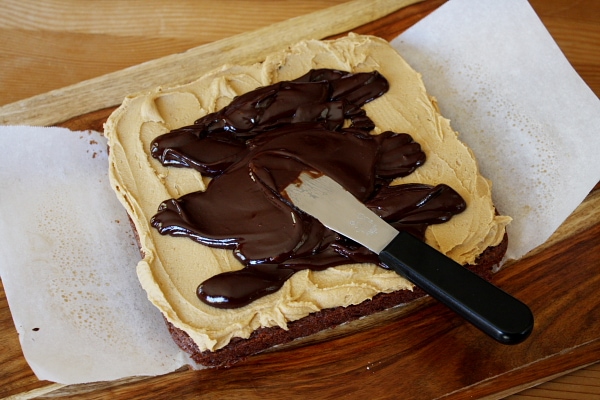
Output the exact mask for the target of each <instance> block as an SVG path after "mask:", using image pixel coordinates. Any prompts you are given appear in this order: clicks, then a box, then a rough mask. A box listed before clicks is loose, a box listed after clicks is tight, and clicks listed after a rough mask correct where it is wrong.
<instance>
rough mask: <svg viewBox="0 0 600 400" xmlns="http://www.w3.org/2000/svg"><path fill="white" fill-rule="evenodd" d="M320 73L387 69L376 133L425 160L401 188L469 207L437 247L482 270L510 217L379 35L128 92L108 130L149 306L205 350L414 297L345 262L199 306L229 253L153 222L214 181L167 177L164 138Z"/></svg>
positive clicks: (303, 47) (298, 49) (441, 228)
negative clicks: (419, 150) (243, 300)
mask: <svg viewBox="0 0 600 400" xmlns="http://www.w3.org/2000/svg"><path fill="white" fill-rule="evenodd" d="M311 68H336V69H342V70H351V71H354V72H359V71H373V70H378V71H379V72H380V73H382V74H383V75H384V76H385V77H386V78H387V79H388V81H389V82H390V91H389V92H388V93H387V94H385V95H384V96H383V97H381V98H379V99H377V100H375V101H373V102H372V103H369V104H367V105H366V106H365V109H366V111H367V114H368V115H369V116H370V117H371V118H372V119H373V121H374V122H375V123H376V125H377V128H376V131H375V132H374V133H379V132H382V131H385V130H388V129H389V130H394V131H396V132H406V133H409V134H411V135H412V136H413V138H414V140H415V141H417V142H419V143H420V144H421V146H422V147H423V149H424V151H425V152H426V154H427V162H426V163H425V165H424V166H423V167H421V168H419V169H418V170H417V171H416V172H415V173H413V174H411V175H410V176H408V177H406V178H403V179H399V180H398V181H399V182H421V183H429V184H438V183H446V184H449V185H450V186H452V187H453V188H454V189H455V190H456V191H458V192H459V193H460V194H461V195H462V196H463V198H465V200H466V201H467V205H468V206H467V210H466V211H465V212H464V213H462V214H460V215H458V216H456V217H454V218H453V219H452V220H451V221H450V222H448V223H445V224H441V225H436V226H432V227H430V228H428V231H427V234H426V240H427V242H428V243H429V244H431V245H432V246H434V247H436V248H438V249H440V250H441V251H442V252H444V253H446V254H447V255H449V256H450V257H452V258H453V259H455V260H456V261H458V262H460V263H463V264H466V263H473V262H474V260H475V258H476V257H477V256H478V255H479V254H480V253H481V252H482V251H483V250H484V249H485V248H487V247H489V246H494V245H496V244H498V243H500V241H501V240H502V237H503V236H504V232H505V226H506V224H508V222H509V221H510V218H508V217H505V216H498V215H496V214H495V209H494V207H493V204H492V200H491V184H490V182H489V181H488V180H486V179H485V178H483V177H482V176H481V175H480V174H479V172H478V167H477V163H476V161H475V159H474V157H473V155H472V153H471V151H470V149H468V148H467V147H466V146H465V145H464V144H462V143H461V142H460V141H459V140H458V138H457V134H456V132H454V131H453V130H452V128H451V127H450V123H449V121H448V120H447V119H445V118H443V117H442V116H440V115H439V112H438V110H437V107H436V105H435V101H434V100H432V99H430V98H429V97H428V96H427V93H426V91H425V87H424V85H423V83H422V81H421V77H420V75H419V74H418V73H417V72H415V71H414V70H412V68H410V66H408V64H406V62H405V61H404V60H403V59H402V58H401V57H400V55H399V54H398V53H397V52H396V51H395V50H394V49H393V48H392V47H391V46H390V45H389V44H388V43H387V42H386V41H384V40H382V39H380V38H376V37H372V36H361V35H354V34H350V35H348V36H346V37H343V38H340V39H337V40H334V41H316V40H311V41H303V42H300V43H298V44H296V45H294V46H291V47H290V48H288V49H285V50H283V51H281V52H278V53H276V54H273V55H271V56H269V57H267V58H266V60H265V61H264V62H263V63H258V64H253V65H247V66H224V67H222V68H219V69H217V70H215V71H213V72H210V73H208V74H206V75H204V76H203V77H201V78H199V79H198V80H197V81H194V82H191V83H189V84H186V85H180V86H176V87H171V88H157V89H156V90H154V91H151V92H147V93H142V94H138V95H133V96H129V97H127V98H126V99H125V100H124V102H123V104H122V105H121V106H120V107H119V108H118V109H117V110H116V111H115V112H114V113H113V114H112V115H111V116H110V118H109V119H108V121H107V122H106V124H105V135H106V136H107V138H108V141H109V146H110V155H109V176H110V180H111V184H112V186H113V188H114V190H115V192H116V194H117V196H118V197H119V199H120V201H121V203H122V204H123V205H124V207H125V208H126V209H127V211H128V213H129V215H130V217H131V219H132V221H133V223H134V225H135V229H136V230H137V232H138V235H139V239H140V246H141V250H142V252H143V254H144V258H143V260H142V261H140V263H139V264H138V266H137V272H138V276H139V279H140V282H141V284H142V286H143V287H144V289H145V290H146V292H147V293H148V298H149V300H150V301H151V302H152V303H153V304H154V305H155V306H156V307H158V308H159V309H160V310H161V312H162V313H163V314H164V315H165V317H166V318H167V320H168V321H169V322H171V323H172V324H173V325H174V326H176V327H178V328H179V329H182V330H184V331H185V332H187V333H188V334H189V335H190V337H191V338H192V339H193V340H194V341H195V342H196V343H197V345H198V347H199V349H200V350H201V351H203V350H216V349H219V348H221V347H223V346H225V345H227V343H229V341H230V340H231V338H233V337H242V338H247V337H248V336H249V335H250V334H251V333H252V332H253V331H254V330H255V329H258V328H259V327H270V326H280V327H282V328H284V329H285V328H286V324H287V322H289V321H294V320H297V319H300V318H302V317H304V316H306V315H308V314H309V313H311V312H315V311H318V310H321V309H324V308H332V307H337V306H347V305H350V304H358V303H361V302H362V301H364V300H366V299H369V298H371V297H373V296H374V295H375V294H377V293H379V292H391V291H396V290H400V289H407V290H410V289H412V285H411V284H410V283H409V282H408V281H406V280H405V279H403V278H401V277H400V276H398V275H397V274H395V273H393V272H390V271H386V270H384V269H382V268H379V267H377V266H374V265H364V264H363V265H345V266H341V267H336V268H330V269H328V270H326V271H320V272H312V271H302V272H301V273H297V274H296V275H294V276H293V277H292V279H290V280H289V281H288V282H287V283H286V284H285V285H284V287H283V288H282V289H281V290H280V291H278V292H277V293H274V294H272V295H269V296H266V297H264V298H262V299H259V300H257V301H255V302H254V303H253V304H251V305H249V306H246V307H242V308H239V309H234V310H219V309H215V308H212V307H210V306H207V305H205V304H203V303H201V302H200V301H199V300H198V299H197V298H196V296H195V289H196V286H197V285H198V284H199V283H200V282H202V281H204V280H205V279H206V278H208V277H210V276H212V275H215V274H216V273H219V272H222V271H228V270H232V269H239V268H241V265H240V264H239V263H238V262H237V260H235V259H234V258H233V256H232V253H231V252H229V251H224V250H218V249H212V248H208V247H205V246H202V245H199V244H197V243H194V242H192V241H191V240H189V239H185V238H172V237H165V236H161V235H159V234H158V233H157V232H156V231H155V230H154V229H153V228H151V227H150V225H149V220H150V218H151V217H152V215H154V214H155V212H156V209H157V207H158V204H159V203H160V202H161V201H163V200H166V199H168V198H171V197H179V196H181V195H183V194H185V193H188V192H190V191H196V190H202V189H203V188H205V185H206V181H205V179H204V178H203V177H202V176H200V174H199V173H197V172H195V171H191V170H183V169H176V168H169V169H167V168H164V167H162V166H161V165H160V164H159V163H158V162H157V161H156V160H154V159H152V158H151V157H150V156H149V151H148V149H149V143H150V141H151V140H152V139H153V138H154V137H155V136H157V135H159V134H161V133H165V132H167V131H169V130H171V129H174V128H177V127H180V126H183V125H187V124H191V123H192V122H193V121H194V120H195V119H197V118H199V117H200V116H202V115H204V114H206V113H208V112H212V111H215V110H217V109H219V108H222V107H223V106H225V105H227V104H228V103H229V102H230V101H231V100H232V98H233V97H235V96H236V95H239V94H241V93H244V92H247V91H249V90H252V89H254V88H256V87H258V86H264V85H268V84H270V83H273V82H276V81H280V80H286V79H293V78H296V77H298V76H300V75H302V74H304V73H305V72H307V71H308V70H309V69H311Z"/></svg>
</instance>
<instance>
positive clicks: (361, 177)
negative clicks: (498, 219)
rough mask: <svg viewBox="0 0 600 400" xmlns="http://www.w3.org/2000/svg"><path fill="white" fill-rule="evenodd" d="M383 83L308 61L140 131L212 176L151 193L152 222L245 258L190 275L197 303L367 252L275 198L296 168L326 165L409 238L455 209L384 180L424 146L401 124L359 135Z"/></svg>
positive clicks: (444, 199)
mask: <svg viewBox="0 0 600 400" xmlns="http://www.w3.org/2000/svg"><path fill="white" fill-rule="evenodd" d="M387 90H388V82H387V80H386V79H385V78H384V77H383V76H382V75H380V74H379V73H378V72H371V73H355V74H352V73H348V72H343V71H337V70H328V69H320V70H312V71H310V72H309V73H307V74H306V75H304V76H302V77H300V78H297V79H295V80H293V81H284V82H279V83H275V84H273V85H270V86H265V87H262V88H258V89H256V90H254V91H251V92H249V93H246V94H244V95H241V96H238V97H236V98H235V99H233V101H232V102H231V103H230V104H229V105H228V106H227V107H225V108H223V109H221V110H220V111H217V112H215V113H211V114H208V115H206V116H204V117H202V118H200V119H198V120H197V121H196V122H195V123H194V124H193V125H190V126H185V127H182V128H179V129H176V130H173V131H171V132H169V133H167V134H165V135H161V136H159V137H158V138H156V139H155V140H154V141H153V142H152V145H151V154H152V156H153V157H155V158H157V159H158V160H160V161H161V163H162V164H163V165H165V166H173V167H186V168H194V169H196V170H198V171H200V172H201V173H202V174H204V175H206V176H209V177H211V178H212V179H211V181H210V183H209V184H208V187H207V189H206V191H203V192H202V191H199V192H193V193H189V194H186V195H184V196H182V197H180V198H178V199H170V200H167V201H165V202H163V203H162V204H161V205H160V207H159V209H158V213H157V214H156V215H155V216H154V217H153V218H152V221H151V224H152V226H153V227H154V228H156V229H158V231H159V232H160V233H161V234H165V235H166V234H168V235H172V236H186V237H189V238H191V239H193V240H195V241H197V242H199V243H202V244H205V245H207V246H212V247H218V248H225V249H231V250H233V252H234V254H235V257H236V258H237V259H238V260H239V261H241V262H242V264H243V265H244V266H245V268H243V269H241V270H239V271H233V272H226V273H222V274H219V275H216V276H213V277H212V278H209V279H208V280H206V281H205V282H203V283H202V284H200V285H199V286H198V290H197V295H198V297H199V298H200V299H201V300H202V301H203V302H205V303H207V304H210V305H212V306H214V307H219V308H235V307H241V306H244V305H246V304H249V303H251V302H252V301H254V300H255V299H257V298H259V297H262V296H265V295H267V294H269V293H273V292H275V291H277V290H278V289H279V288H281V286H282V285H283V284H284V283H285V281H286V280H287V279H288V278H289V277H291V276H292V275H293V274H294V273H295V272H296V271H299V270H302V269H307V268H309V269H312V270H321V269H325V268H329V267H332V266H336V265H340V264H345V263H379V260H378V257H377V255H376V254H374V253H372V252H371V251H369V250H368V249H366V248H365V247H363V246H361V245H359V244H357V243H356V242H353V241H352V240H349V239H347V238H345V237H343V236H341V235H339V234H337V233H336V232H334V231H332V230H330V229H328V228H326V227H325V226H323V225H322V224H321V223H320V222H319V221H318V220H316V219H314V218H313V217H311V216H310V215H307V214H305V213H303V212H302V211H300V210H298V209H296V208H295V207H294V206H293V205H292V204H290V203H289V202H288V201H287V200H286V199H285V198H284V197H282V195H281V194H280V192H281V191H282V190H283V189H284V188H285V187H286V186H287V185H288V184H289V183H291V182H293V181H294V180H296V179H297V177H298V175H299V174H300V173H301V172H302V171H304V170H310V171H318V172H320V173H324V174H327V175H329V176H330V177H331V178H333V179H334V180H336V181H337V182H339V183H340V184H341V185H342V186H344V187H345V188H346V189H347V190H348V191H349V192H351V193H352V194H353V195H354V196H355V197H356V198H358V199H359V200H360V201H362V202H364V203H365V205H366V206H367V207H369V208H370V209H371V210H373V211H374V212H375V213H377V214H378V215H379V216H380V217H382V218H383V219H384V220H386V221H387V222H388V223H390V224H391V225H393V226H394V227H395V228H396V229H398V230H408V231H409V232H411V233H412V234H414V235H416V236H418V237H420V238H423V236H424V232H425V229H426V227H427V226H428V225H430V224H437V223H442V222H445V221H447V220H449V219H450V218H451V217H452V216H453V215H455V214H458V213H460V212H462V211H463V210H464V209H465V207H466V204H465V202H464V200H463V199H462V198H461V197H460V195H459V194H458V193H456V192H455V191H454V190H453V189H452V188H450V187H449V186H447V185H444V184H440V185H437V186H430V185H424V184H405V185H393V186H390V182H391V181H392V180H393V179H394V178H396V177H402V176H406V175H408V174H410V173H411V172H412V171H414V170H415V169H416V168H418V167H419V166H420V165H422V164H423V163H424V162H425V154H424V153H423V151H422V150H421V147H420V145H419V144H418V143H415V142H414V141H413V140H412V138H411V137H410V135H408V134H406V133H395V132H391V131H386V132H383V133H381V134H379V135H371V134H369V132H370V131H371V130H372V129H373V128H374V124H373V122H372V121H371V120H370V119H369V117H368V116H367V115H366V112H365V110H363V109H362V108H361V107H362V106H363V105H364V104H365V103H367V102H369V101H372V100H374V99H376V98H378V97H380V96H381V95H383V94H384V93H385V92H386V91H387ZM380 265H381V264H380ZM382 266H383V265H382ZM383 267H384V266H383Z"/></svg>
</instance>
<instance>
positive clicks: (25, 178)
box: [0, 0, 600, 384]
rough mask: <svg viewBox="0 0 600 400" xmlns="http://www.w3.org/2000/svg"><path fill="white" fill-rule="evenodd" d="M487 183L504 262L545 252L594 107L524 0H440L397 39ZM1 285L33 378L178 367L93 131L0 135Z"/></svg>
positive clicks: (580, 168) (573, 186)
mask: <svg viewBox="0 0 600 400" xmlns="http://www.w3.org/2000/svg"><path fill="white" fill-rule="evenodd" d="M393 45H394V46H395V47H396V48H397V49H398V50H399V51H400V52H401V54H402V55H403V56H404V57H405V58H406V59H407V61H408V62H409V63H410V64H411V65H413V67H414V68H415V69H417V70H418V71H420V72H421V73H422V74H423V76H424V80H425V84H426V86H427V88H428V91H429V92H430V93H431V94H432V95H434V96H435V97H437V99H438V101H439V105H440V108H441V111H442V114H444V115H445V116H446V117H448V118H450V119H451V120H452V125H453V126H454V128H455V129H456V130H458V131H459V132H460V133H461V138H462V139H463V140H464V141H465V142H467V143H468V144H469V145H470V146H471V147H472V148H473V150H474V152H475V155H476V157H477V158H478V160H479V161H480V164H481V167H482V170H483V173H484V174H485V175H486V176H487V177H488V178H490V179H491V180H492V181H493V182H494V198H495V203H496V205H497V206H498V208H499V209H500V210H501V211H502V213H504V214H508V215H511V216H512V217H513V218H514V221H513V223H512V224H511V226H510V232H509V233H510V237H511V239H510V243H511V245H510V248H509V253H508V254H509V256H510V257H512V258H519V257H521V256H522V255H524V254H525V253H527V252H528V251H529V250H531V249H533V248H534V247H536V246H537V245H539V244H541V243H543V242H544V241H545V240H546V239H547V238H548V237H549V236H550V234H551V233H552V232H553V231H554V230H555V229H556V227H558V225H559V224H560V223H561V222H562V221H563V220H564V219H565V218H566V217H567V216H568V215H569V214H570V213H571V212H572V210H573V209H574V208H575V207H577V205H579V203H580V202H581V200H582V199H583V198H584V197H585V195H586V194H587V193H588V192H589V191H590V190H591V188H592V187H593V186H594V184H595V183H596V182H598V180H599V179H600V161H599V159H595V158H594V155H596V154H599V153H600V139H599V135H598V130H599V128H598V127H600V102H599V100H598V98H597V97H596V96H595V95H594V94H593V93H592V92H591V91H590V89H589V88H588V87H587V86H586V85H585V84H584V83H583V82H582V80H581V79H580V78H579V76H577V74H576V73H575V72H574V71H573V69H572V68H571V67H570V65H569V64H568V62H567V61H566V60H565V58H564V57H563V55H562V54H561V53H560V51H559V49H558V48H557V46H556V44H555V43H554V41H553V40H552V39H551V38H550V36H549V35H548V33H547V32H546V30H545V28H544V27H543V26H542V24H541V23H540V21H539V19H538V18H537V16H536V15H535V13H533V11H532V10H531V8H530V6H529V4H528V3H527V2H526V1H525V0H503V1H496V0H450V1H449V2H448V3H446V4H445V5H444V6H442V7H441V8H440V9H438V10H437V11H435V12H434V13H433V14H431V15H430V16H429V17H427V18H425V19H424V20H422V21H421V22H419V23H418V24H417V25H415V26H414V27H413V28H411V29H410V30H408V31H407V32H405V33H404V34H402V35H401V36H400V37H398V38H397V39H396V40H394V41H393ZM0 139H1V140H2V144H3V156H4V159H3V162H2V164H1V166H0V178H1V179H2V189H1V192H0V224H1V225H0V226H1V227H2V229H1V232H0V234H1V235H2V236H1V237H0V277H1V278H2V282H3V284H4V288H5V291H6V293H7V297H8V301H9V305H10V308H11V312H12V314H13V318H14V321H15V326H16V327H17V331H18V332H19V338H20V340H21V344H22V347H23V352H24V354H25V357H26V359H27V361H28V363H29V364H30V365H31V367H32V369H33V370H34V372H35V373H36V375H37V376H38V377H39V378H40V379H46V380H51V381H55V382H60V383H67V384H69V383H83V382H92V381H99V380H109V379H117V378H121V377H126V376H133V375H158V374H163V373H167V372H170V371H172V370H175V369H177V368H178V367H180V366H182V365H185V364H186V363H187V362H188V360H187V358H186V357H185V356H184V355H183V353H182V352H181V351H179V350H178V349H177V348H176V346H175V345H174V344H173V342H172V341H171V338H170V336H169V335H168V333H167V331H166V328H165V325H164V323H163V321H162V317H161V316H160V315H159V313H158V311H156V310H155V309H154V307H153V306H151V304H150V303H149V302H148V301H147V300H146V296H145V293H144V292H143V290H142V289H141V288H140V286H139V283H138V281H137V278H136V276H135V265H136V263H137V261H138V260H139V254H138V253H137V247H136V245H135V240H134V238H133V234H132V232H131V230H130V227H129V224H128V222H127V216H126V215H125V212H124V211H123V209H122V207H121V205H120V204H119V203H118V201H117V200H116V197H115V196H114V194H113V192H112V190H111V189H110V187H109V185H108V177H107V169H108V165H107V159H106V153H105V152H106V142H105V140H104V139H103V138H102V137H101V136H100V135H99V134H96V133H89V132H76V133H73V132H69V131H66V130H60V129H57V128H33V127H20V128H15V127H8V128H7V127H0Z"/></svg>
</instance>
